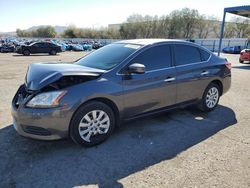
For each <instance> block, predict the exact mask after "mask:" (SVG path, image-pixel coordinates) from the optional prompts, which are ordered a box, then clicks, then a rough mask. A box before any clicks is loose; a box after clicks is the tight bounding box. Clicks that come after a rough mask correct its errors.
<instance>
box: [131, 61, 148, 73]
mask: <svg viewBox="0 0 250 188" xmlns="http://www.w3.org/2000/svg"><path fill="white" fill-rule="evenodd" d="M128 73H129V74H130V73H135V74H144V73H145V66H144V65H143V64H140V63H133V64H131V65H129V67H128Z"/></svg>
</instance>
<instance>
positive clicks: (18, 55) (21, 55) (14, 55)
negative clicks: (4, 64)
mask: <svg viewBox="0 0 250 188" xmlns="http://www.w3.org/2000/svg"><path fill="white" fill-rule="evenodd" d="M12 56H13V57H29V56H37V57H39V56H59V54H56V55H50V54H47V53H45V54H30V55H28V56H24V55H23V54H13V55H12Z"/></svg>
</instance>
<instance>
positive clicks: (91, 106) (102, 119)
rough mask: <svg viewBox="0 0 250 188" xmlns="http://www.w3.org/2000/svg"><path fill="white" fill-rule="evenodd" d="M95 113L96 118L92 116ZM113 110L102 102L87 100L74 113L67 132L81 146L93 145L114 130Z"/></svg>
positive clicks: (103, 139) (104, 138)
mask: <svg viewBox="0 0 250 188" xmlns="http://www.w3.org/2000/svg"><path fill="white" fill-rule="evenodd" d="M94 114H96V115H95V116H96V118H95V117H93V116H94ZM98 119H99V120H98ZM114 128H115V116H114V112H113V110H112V109H111V108H110V107H109V106H107V105H106V104H104V103H102V102H97V101H93V102H89V103H87V104H85V105H83V106H81V107H80V108H79V109H78V110H77V111H76V113H75V114H74V116H73V118H72V120H71V123H70V130H69V134H70V137H71V139H72V140H73V141H74V142H75V143H77V144H80V145H83V146H94V145H98V144H100V143H102V142H103V141H105V140H106V139H107V138H108V137H109V136H110V135H111V134H112V132H113V131H114Z"/></svg>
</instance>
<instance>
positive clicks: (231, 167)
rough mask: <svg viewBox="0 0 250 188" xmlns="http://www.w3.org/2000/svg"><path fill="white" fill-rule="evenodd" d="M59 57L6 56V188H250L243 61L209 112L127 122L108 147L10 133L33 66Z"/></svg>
mask: <svg viewBox="0 0 250 188" xmlns="http://www.w3.org/2000/svg"><path fill="white" fill-rule="evenodd" d="M83 55H84V53H83V52H80V53H74V52H70V53H68V52H65V53H61V54H60V55H57V56H46V55H39V56H38V55H34V56H30V57H24V56H19V55H15V54H11V53H10V54H0V88H1V89H0V96H1V98H0V174H1V176H0V187H1V188H8V187H36V188H37V187H60V188H63V187H67V188H68V187H78V186H79V187H81V186H83V187H85V186H86V187H101V188H104V187H107V188H111V187H118V188H119V187H192V188H193V187H240V188H244V187H250V126H249V120H250V95H249V94H250V65H249V64H245V65H242V64H239V63H238V55H225V54H222V56H224V57H226V58H228V60H229V61H230V62H231V63H232V64H233V69H232V74H233V79H232V87H231V90H230V91H229V92H228V93H227V94H225V95H224V96H223V97H222V98H221V100H220V103H219V106H218V108H217V109H216V110H215V111H213V112H210V113H202V112H200V111H197V110H196V109H194V108H187V109H179V110H175V111H172V112H168V113H164V114H162V115H158V116H155V117H148V118H145V119H139V120H136V121H133V122H129V123H126V124H125V125H124V126H122V127H121V128H120V129H119V130H118V131H116V132H115V133H114V135H113V136H112V137H111V138H110V139H109V140H107V141H106V142H105V143H103V144H101V145H99V146H97V147H92V148H83V147H80V146H77V145H75V144H74V143H73V142H72V141H70V140H61V141H52V142H44V141H35V140H31V139H26V138H23V137H21V136H19V135H17V133H16V132H15V130H14V129H13V128H12V125H11V124H12V123H11V115H10V103H11V99H12V97H13V95H14V94H15V92H16V90H17V88H18V86H19V85H20V84H21V83H23V81H24V76H25V73H26V70H27V67H28V65H29V64H30V63H32V62H42V61H74V60H76V59H78V58H80V57H81V56H83Z"/></svg>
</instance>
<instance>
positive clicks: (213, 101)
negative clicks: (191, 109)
mask: <svg viewBox="0 0 250 188" xmlns="http://www.w3.org/2000/svg"><path fill="white" fill-rule="evenodd" d="M219 99H220V87H219V86H218V85H217V84H214V83H211V84H209V85H208V86H207V88H206V89H205V91H204V93H203V96H202V100H201V102H200V104H199V108H200V109H201V110H202V111H204V112H210V111H212V110H214V109H215V108H216V106H217V104H218V102H219Z"/></svg>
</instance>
